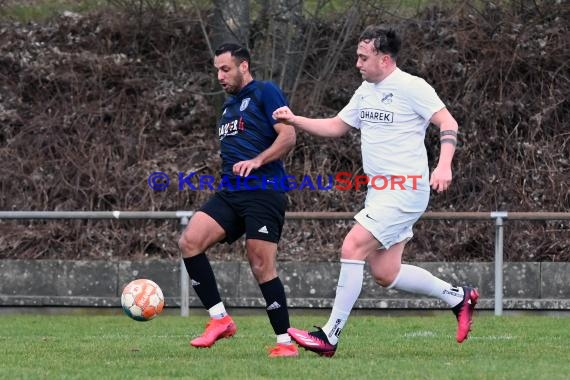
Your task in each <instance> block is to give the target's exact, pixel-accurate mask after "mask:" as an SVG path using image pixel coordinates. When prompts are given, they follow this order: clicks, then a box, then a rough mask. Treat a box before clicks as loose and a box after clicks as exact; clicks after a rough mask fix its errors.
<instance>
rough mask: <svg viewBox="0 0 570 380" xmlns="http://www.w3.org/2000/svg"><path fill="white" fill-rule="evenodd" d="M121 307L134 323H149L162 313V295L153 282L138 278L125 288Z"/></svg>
mask: <svg viewBox="0 0 570 380" xmlns="http://www.w3.org/2000/svg"><path fill="white" fill-rule="evenodd" d="M121 305H122V306H123V311H124V312H125V314H127V315H128V316H129V317H131V318H132V319H134V320H135V321H150V320H151V319H153V318H154V317H156V316H157V315H159V314H160V313H161V312H162V309H163V308H164V295H163V294H162V290H161V289H160V287H159V286H158V285H157V284H156V283H155V282H154V281H151V280H147V279H142V278H139V279H137V280H134V281H131V282H130V283H129V284H128V285H127V286H125V288H124V289H123V294H122V295H121Z"/></svg>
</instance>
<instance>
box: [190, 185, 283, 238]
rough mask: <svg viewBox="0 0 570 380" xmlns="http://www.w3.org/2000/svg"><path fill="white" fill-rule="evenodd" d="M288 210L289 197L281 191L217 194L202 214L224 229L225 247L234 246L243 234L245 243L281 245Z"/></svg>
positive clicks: (204, 207)
mask: <svg viewBox="0 0 570 380" xmlns="http://www.w3.org/2000/svg"><path fill="white" fill-rule="evenodd" d="M286 208H287V197H286V195H285V194H284V193H282V192H279V191H271V190H247V191H218V192H217V193H215V194H214V196H212V197H211V198H210V199H209V200H208V201H207V202H206V203H205V204H204V205H203V206H202V208H200V211H202V212H204V213H206V214H208V215H209V216H211V217H212V218H213V219H214V220H215V221H216V222H218V224H219V225H220V226H221V227H222V228H223V229H224V231H225V232H226V238H225V239H224V240H223V241H222V243H224V242H225V243H228V244H231V243H233V242H234V241H236V240H237V239H239V238H240V237H241V236H242V235H243V234H244V233H245V237H246V239H259V240H265V241H270V242H273V243H278V242H279V239H280V238H281V231H282V230H283V224H284V223H285V209H286Z"/></svg>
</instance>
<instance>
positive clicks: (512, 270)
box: [0, 260, 570, 310]
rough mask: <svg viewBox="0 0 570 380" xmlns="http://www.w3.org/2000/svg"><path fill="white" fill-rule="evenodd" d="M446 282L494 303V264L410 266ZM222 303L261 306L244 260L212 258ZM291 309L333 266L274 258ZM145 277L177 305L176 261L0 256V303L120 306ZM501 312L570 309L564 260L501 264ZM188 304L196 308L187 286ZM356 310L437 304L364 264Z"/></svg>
mask: <svg viewBox="0 0 570 380" xmlns="http://www.w3.org/2000/svg"><path fill="white" fill-rule="evenodd" d="M416 265H419V266H421V267H423V268H425V269H427V270H429V271H430V272H432V273H434V274H435V275H437V276H438V277H440V278H442V279H444V280H447V281H449V282H451V283H453V284H457V285H462V284H468V285H474V286H477V287H478V288H479V291H480V293H481V300H480V303H479V308H480V309H493V308H494V294H495V287H494V263H434V262H429V263H416ZM212 266H213V267H214V272H215V273H216V276H217V279H218V284H219V287H220V294H221V295H222V298H223V300H224V302H225V304H226V306H227V307H263V306H264V305H265V303H264V301H263V298H262V297H261V292H260V290H259V287H258V286H257V284H256V282H255V280H254V279H253V276H252V274H251V271H250V269H249V265H248V264H247V263H246V262H213V263H212ZM279 271H280V276H281V279H282V280H283V283H284V285H285V290H286V292H287V295H288V297H289V298H288V304H289V306H291V307H302V308H330V307H331V306H332V301H333V299H334V295H335V288H336V282H337V278H338V272H339V263H304V262H280V263H279ZM135 278H149V279H152V280H154V281H155V282H157V283H158V284H159V285H160V287H161V288H162V290H163V292H164V294H165V297H166V305H167V307H176V306H179V305H180V262H179V261H177V260H147V261H137V262H134V261H133V262H131V261H60V260H0V306H74V307H83V306H88V307H119V306H120V294H121V290H122V288H123V287H124V286H125V285H126V284H127V283H128V282H129V281H131V280H133V279H135ZM503 284H504V287H503V292H504V293H503V294H504V302H503V307H504V309H505V310H524V309H540V310H570V286H569V285H568V284H570V263H534V262H525V263H505V265H504V279H503ZM190 306H192V307H201V304H200V302H199V300H198V299H197V297H196V296H195V293H194V291H193V290H192V289H190ZM356 307H357V308H379V309H403V308H413V309H440V308H446V307H447V306H446V305H445V304H443V303H442V302H441V301H439V300H434V299H430V298H420V297H415V296H414V295H410V294H407V293H403V292H398V291H394V290H386V289H383V288H381V287H380V286H378V285H376V284H375V283H374V281H373V280H372V278H371V277H370V275H369V273H368V270H367V269H365V278H364V286H363V289H362V293H361V295H360V298H359V301H358V302H357V304H356Z"/></svg>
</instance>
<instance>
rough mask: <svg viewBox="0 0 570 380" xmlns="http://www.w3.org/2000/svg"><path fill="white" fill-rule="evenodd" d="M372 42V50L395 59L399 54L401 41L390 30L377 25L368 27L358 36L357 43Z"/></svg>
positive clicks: (392, 30)
mask: <svg viewBox="0 0 570 380" xmlns="http://www.w3.org/2000/svg"><path fill="white" fill-rule="evenodd" d="M362 41H365V42H369V41H372V42H373V46H374V50H376V51H377V52H382V53H384V54H389V55H390V56H391V57H392V58H394V59H395V58H396V57H397V56H398V53H399V52H400V46H401V45H402V41H401V40H400V37H399V36H398V35H397V34H396V31H395V30H394V29H392V28H386V27H382V26H378V25H370V26H368V27H367V28H366V29H364V32H362V34H361V35H360V38H359V39H358V42H362Z"/></svg>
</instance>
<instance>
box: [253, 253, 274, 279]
mask: <svg viewBox="0 0 570 380" xmlns="http://www.w3.org/2000/svg"><path fill="white" fill-rule="evenodd" d="M249 265H250V267H251V272H252V273H253V276H254V277H255V279H256V280H257V282H258V283H260V284H262V283H264V282H267V281H270V280H272V279H274V278H275V277H276V276H277V269H276V268H275V263H274V262H272V261H271V260H265V259H263V258H260V257H256V258H254V259H250V260H249Z"/></svg>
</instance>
